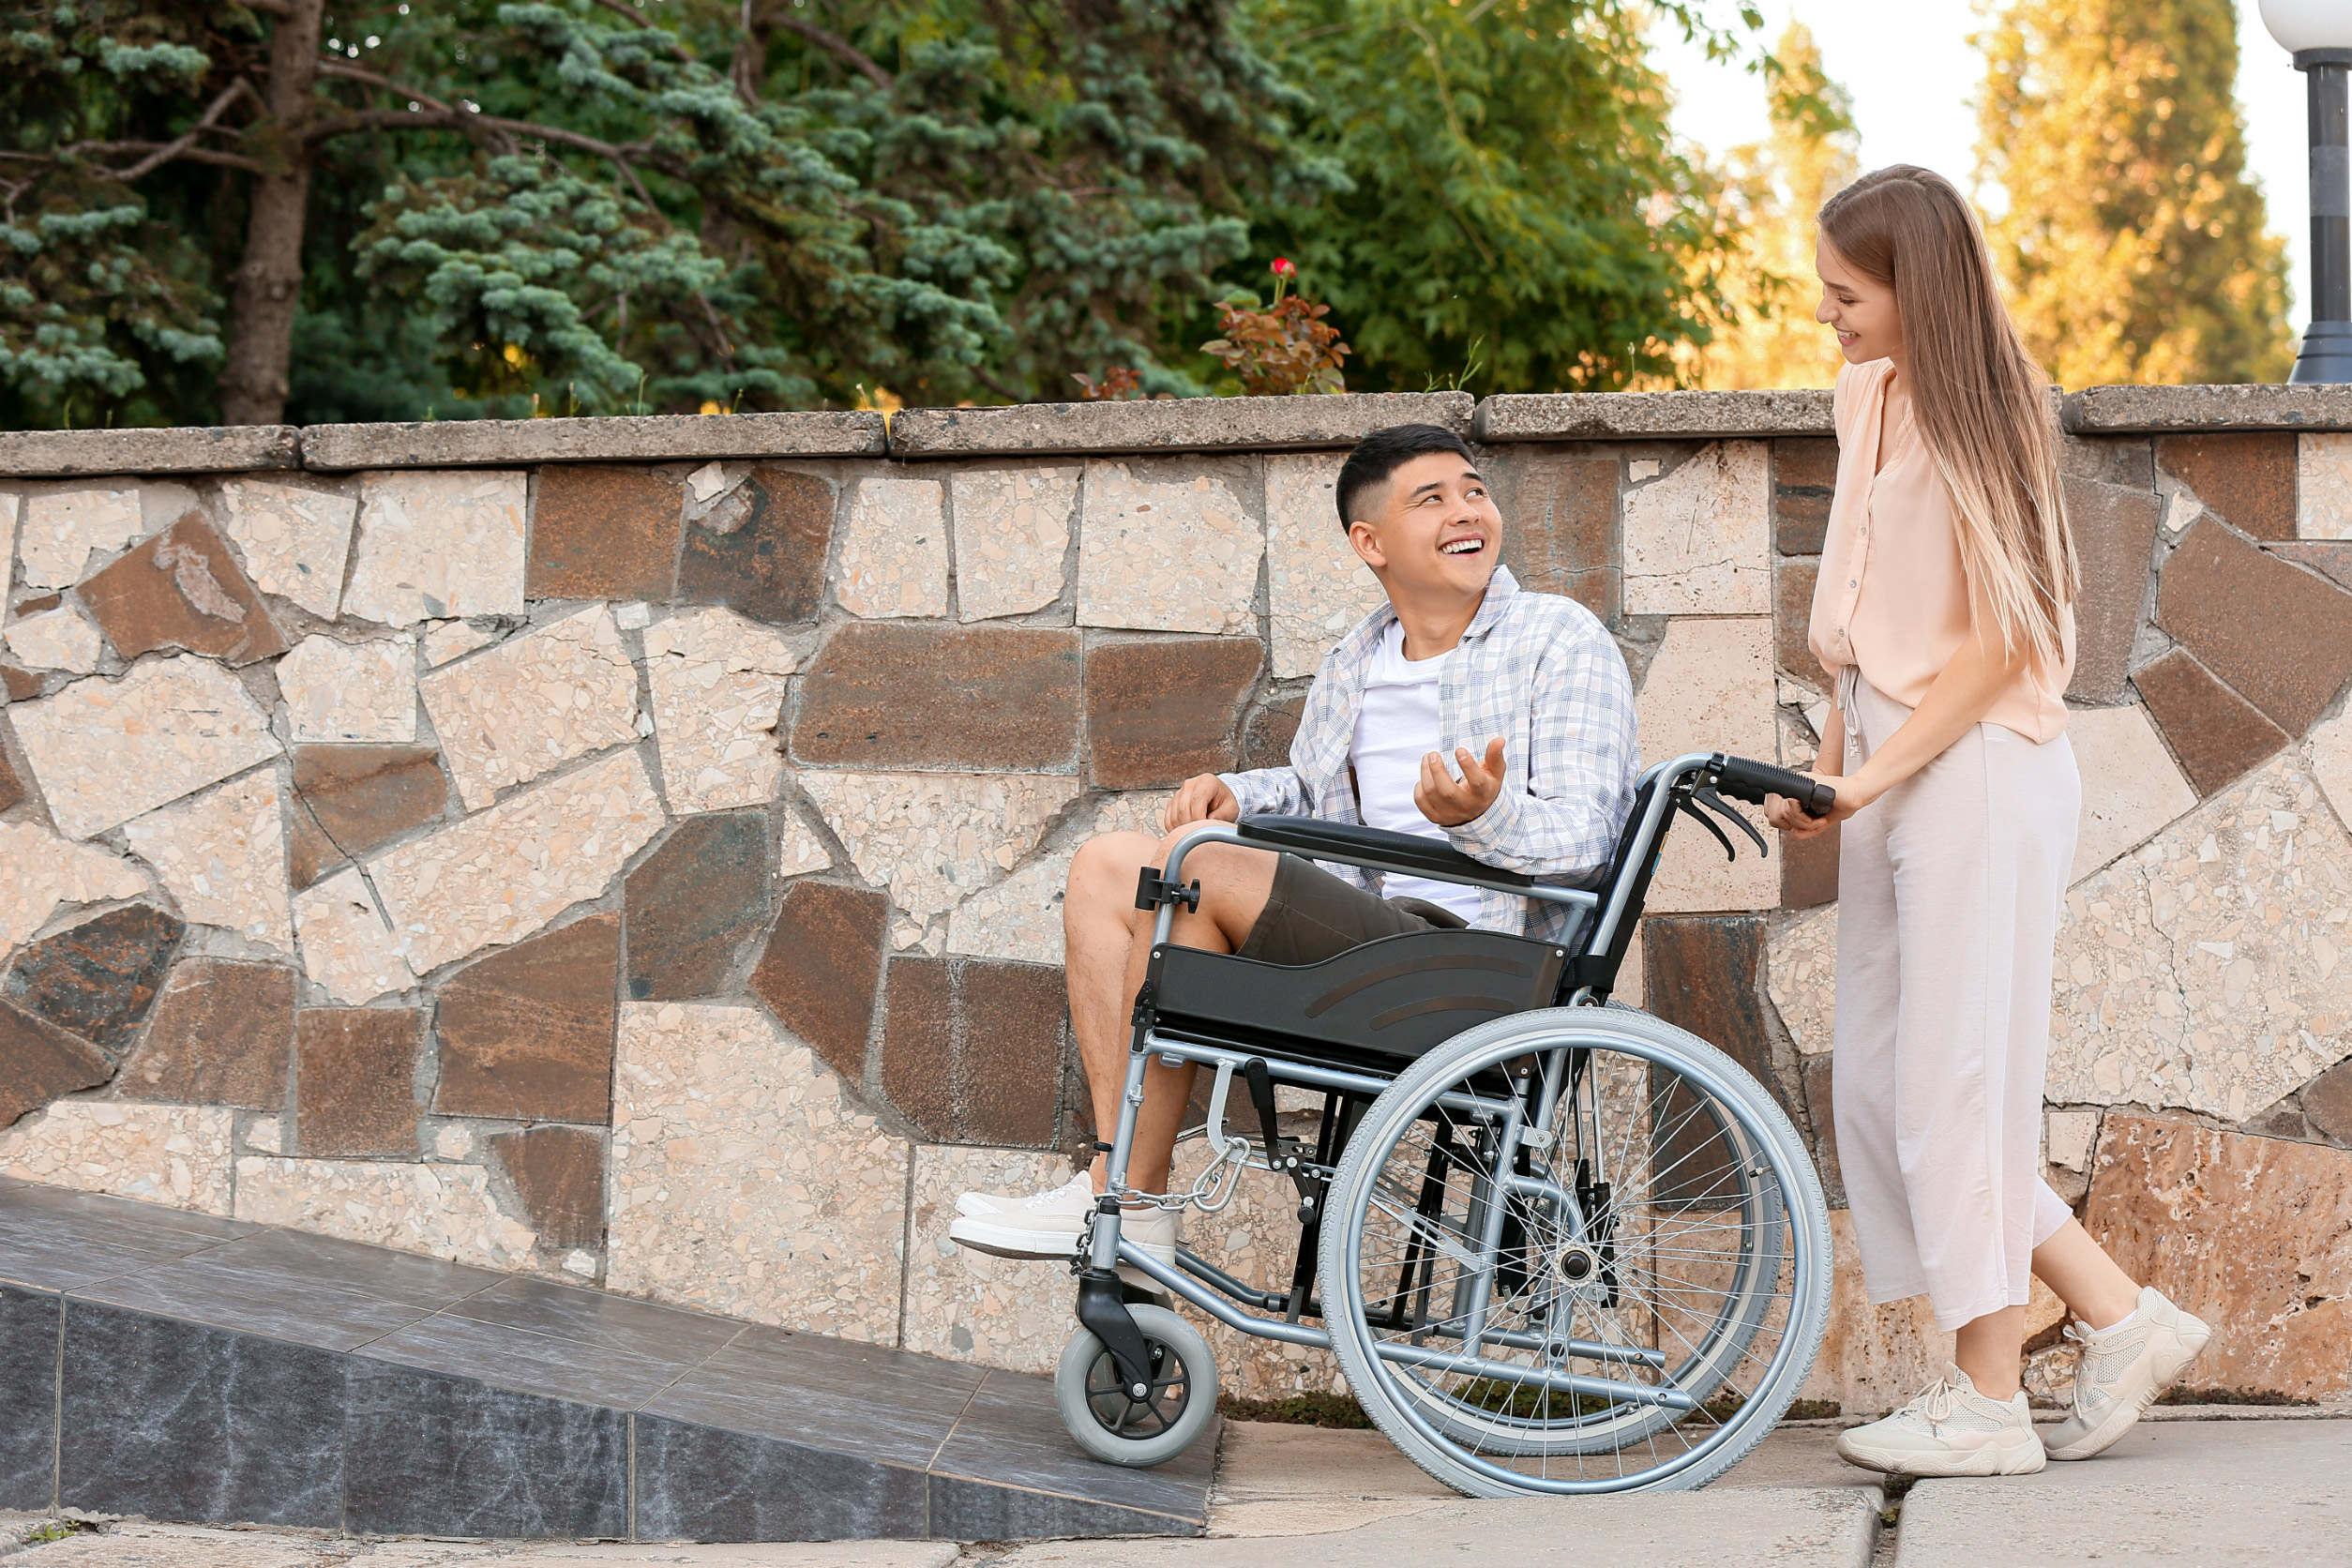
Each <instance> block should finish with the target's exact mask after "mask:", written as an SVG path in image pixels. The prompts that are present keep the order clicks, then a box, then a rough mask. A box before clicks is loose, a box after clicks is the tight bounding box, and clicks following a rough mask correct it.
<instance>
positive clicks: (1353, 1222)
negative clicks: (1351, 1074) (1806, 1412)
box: [1321, 1007, 1830, 1497]
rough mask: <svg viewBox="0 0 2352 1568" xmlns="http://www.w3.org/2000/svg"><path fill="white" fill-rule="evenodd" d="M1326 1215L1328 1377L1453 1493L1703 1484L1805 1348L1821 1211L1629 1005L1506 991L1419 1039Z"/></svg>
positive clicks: (1710, 1063)
mask: <svg viewBox="0 0 2352 1568" xmlns="http://www.w3.org/2000/svg"><path fill="white" fill-rule="evenodd" d="M1327 1213H1328V1214H1329V1215H1330V1221H1329V1223H1327V1224H1326V1226H1325V1228H1324V1230H1323V1240H1322V1256H1321V1274H1322V1278H1323V1281H1324V1292H1325V1297H1324V1299H1325V1304H1326V1319H1327V1321H1328V1323H1329V1325H1330V1328H1331V1331H1332V1345H1333V1349H1334V1351H1335V1352H1336V1353H1337V1355H1338V1357H1339V1361H1340V1364H1341V1366H1342V1368H1343V1369H1344V1370H1345V1371H1346V1373H1347V1376H1348V1380H1349V1385H1350V1386H1351V1387H1352V1388H1353V1389H1354V1390H1355V1393H1356V1395H1357V1397H1358V1398H1359V1399H1360V1400H1361V1401H1362V1402H1363V1404H1364V1409H1365V1410H1366V1412H1367V1413H1368V1414H1370V1415H1371V1417H1372V1419H1373V1420H1374V1421H1375V1422H1376V1423H1377V1424H1378V1425H1380V1428H1381V1429H1382V1430H1383V1431H1384V1432H1386V1433H1387V1434H1388V1436H1389V1437H1390V1439H1391V1440H1394V1441H1395V1443H1396V1445H1397V1447H1398V1448H1399V1449H1401V1450H1402V1451H1403V1452H1404V1453H1406V1454H1407V1455H1410V1457H1411V1458H1412V1459H1413V1460H1414V1461H1415V1462H1416V1463H1418V1464H1419V1465H1421V1466H1422V1468H1423V1469H1425V1470H1428V1471H1429V1472H1430V1473H1431V1474H1432V1475H1434V1476H1436V1477H1437V1478H1438V1479H1440V1480H1441V1481H1443V1482H1445V1483H1446V1484H1447V1485H1451V1486H1454V1487H1455V1488H1456V1489H1457V1490H1460V1491H1463V1492H1467V1493H1470V1495H1473V1496H1485V1497H1507V1496H1515V1495H1524V1494H1529V1493H1576V1492H1606V1491H1630V1490H1636V1489H1645V1488H1657V1489H1673V1490H1681V1489H1685V1488H1689V1487H1695V1486H1701V1485H1706V1483H1707V1482H1709V1481H1710V1480H1712V1479H1713V1478H1714V1477H1715V1476H1717V1475H1720V1474H1721V1473H1723V1471H1724V1470H1727V1469H1729V1468H1730V1467H1731V1466H1732V1465H1733V1464H1736V1463H1737V1462H1738V1461H1739V1460H1740V1459H1741V1457H1743V1456H1744V1455H1746V1453H1747V1452H1748V1450H1749V1449H1751V1448H1753V1447H1754V1446H1755V1444H1756V1442H1757V1441H1759V1440H1761V1439H1762V1438H1763V1436H1764V1435H1765V1433H1766V1432H1768V1431H1770V1430H1771V1428H1772V1425H1773V1423H1775V1422H1776V1421H1778V1420H1779V1419H1780V1417H1781V1415H1782V1413H1783V1412H1784V1411H1785V1410H1787V1406H1788V1403H1789V1401H1790V1400H1791V1399H1793V1398H1794V1397H1795V1395H1796V1393H1797V1389H1798V1387H1799V1385H1800V1384H1801V1383H1802V1381H1803V1380H1804V1378H1805V1376H1806V1374H1807V1373H1808V1372H1809V1371H1810V1370H1811V1368H1812V1364H1813V1359H1814V1356H1815V1353H1816V1352H1817V1350H1818V1349H1819V1346H1820V1341H1821V1332H1822V1326H1823V1322H1824V1320H1825V1319H1826V1316H1827V1312H1828V1306H1829V1294H1830V1242H1829V1214H1828V1209H1827V1205H1826V1204H1825V1203H1824V1202H1823V1200H1822V1197H1821V1191H1820V1184H1819V1182H1818V1180H1817V1177H1816V1176H1815V1174H1814V1170H1813V1165H1812V1161H1811V1159H1810V1157H1809V1156H1808V1154H1807V1153H1806V1151H1805V1148H1804V1145H1803V1143H1802V1140H1800V1139H1799V1138H1798V1136H1797V1133H1796V1131H1795V1129H1794V1128H1793V1127H1792V1126H1790V1124H1789V1123H1788V1120H1787V1117H1786V1116H1785V1115H1784V1114H1783V1113H1782V1111H1781V1109H1780V1108H1779V1107H1778V1106H1777V1105H1776V1104H1774V1103H1773V1100H1772V1096H1771V1095H1770V1094H1769V1093H1767V1092H1766V1091H1765V1090H1764V1089H1763V1087H1762V1086H1761V1085H1759V1084H1757V1083H1756V1080H1755V1079H1754V1078H1751V1077H1749V1076H1748V1074H1747V1073H1745V1072H1744V1071H1742V1070H1741V1068H1740V1067H1739V1066H1738V1065H1737V1064H1736V1063H1733V1062H1732V1061H1731V1060H1730V1059H1729V1058H1727V1057H1726V1056H1725V1055H1724V1054H1723V1053H1722V1052H1720V1051H1718V1050H1716V1049H1715V1048H1713V1047H1711V1046H1709V1045H1708V1044H1707V1043H1706V1042H1704V1041H1702V1040H1700V1039H1698V1038H1697V1037H1696V1036H1695V1035H1692V1034H1689V1033H1685V1032H1684V1031H1682V1030H1680V1029H1676V1028H1674V1027H1673V1026H1672V1025H1670V1024H1667V1023H1665V1022H1663V1021H1661V1020H1659V1019H1657V1018H1651V1016H1649V1015H1648V1014H1645V1013H1638V1012H1635V1011H1633V1010H1631V1009H1626V1008H1620V1007H1607V1008H1600V1007H1576V1008H1556V1009H1551V1010H1548V1011H1545V1012H1538V1013H1524V1014H1518V1015H1515V1016H1514V1017H1511V1018H1499V1019H1497V1020H1495V1021H1494V1022H1492V1023H1489V1024H1484V1025H1481V1026H1479V1027H1478V1028H1476V1029H1472V1030H1469V1031H1467V1032H1465V1033H1462V1034H1459V1035H1457V1036H1455V1038H1454V1039H1452V1040H1450V1041H1448V1042H1446V1043H1445V1044H1444V1045H1442V1046H1440V1047H1438V1048H1435V1049H1433V1050H1431V1051H1430V1052H1429V1053H1428V1054H1427V1055H1425V1057H1423V1058H1422V1059H1421V1061H1420V1062H1418V1063H1415V1064H1414V1065H1413V1066H1412V1067H1411V1068H1410V1069H1409V1070H1408V1071H1407V1072H1406V1073H1404V1074H1403V1075H1402V1076H1400V1077H1399V1078H1397V1079H1396V1081H1395V1083H1394V1084H1393V1085H1392V1086H1391V1087H1390V1088H1389V1090H1388V1091H1387V1092H1386V1093H1383V1094H1382V1095H1381V1096H1380V1099H1379V1100H1378V1101H1376V1102H1375V1103H1374V1104H1373V1106H1372V1107H1371V1108H1370V1109H1369V1110H1368V1111H1367V1112H1366V1113H1365V1115H1364V1119H1363V1121H1362V1123H1360V1124H1359V1125H1358V1126H1357V1128H1356V1130H1355V1135H1354V1137H1353V1138H1351V1139H1350V1141H1349V1146H1348V1149H1347V1151H1346V1153H1344V1154H1343V1156H1342V1157H1341V1160H1340V1163H1339V1166H1338V1168H1337V1171H1336V1172H1335V1174H1334V1179H1333V1184H1332V1189H1331V1196H1330V1199H1329V1201H1328V1205H1327ZM1473 1341H1474V1342H1475V1343H1474V1346H1473Z"/></svg>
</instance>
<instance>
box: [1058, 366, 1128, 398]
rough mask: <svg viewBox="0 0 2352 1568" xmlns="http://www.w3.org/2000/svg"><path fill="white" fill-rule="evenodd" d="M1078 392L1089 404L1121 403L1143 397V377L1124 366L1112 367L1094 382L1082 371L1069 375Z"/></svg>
mask: <svg viewBox="0 0 2352 1568" xmlns="http://www.w3.org/2000/svg"><path fill="white" fill-rule="evenodd" d="M1070 379H1071V380H1072V381H1074V382H1077V383H1078V389H1079V391H1080V392H1081V393H1082V394H1083V395H1084V397H1085V399H1086V400H1087V401H1088V402H1090V403H1122V402H1129V401H1133V400H1137V399H1139V398H1141V397H1142V396H1143V377H1142V376H1141V375H1139V374H1138V373H1137V372H1136V371H1134V370H1131V369H1128V368H1127V367H1126V366H1124V365H1113V366H1111V367H1110V368H1109V369H1107V370H1105V371H1104V372H1103V379H1102V380H1100V381H1096V380H1095V379H1094V378H1093V377H1092V376H1090V375H1088V374H1087V373H1086V372H1085V371H1083V370H1077V371H1073V372H1072V373H1071V376H1070Z"/></svg>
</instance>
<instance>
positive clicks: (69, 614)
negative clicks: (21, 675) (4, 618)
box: [7, 604, 106, 675]
mask: <svg viewBox="0 0 2352 1568" xmlns="http://www.w3.org/2000/svg"><path fill="white" fill-rule="evenodd" d="M7 641H8V652H10V653H12V654H14V655H15V656H16V657H17V662H18V663H19V664H22V665H23V666H24V667H25V668H26V669H28V670H63V671H68V673H70V674H75V675H89V674H94V673H96V672H97V670H98V659H99V658H100V657H101V656H103V655H104V654H105V652H106V639H105V638H104V637H102V636H100V635H99V633H98V627H96V626H92V625H91V624H90V621H89V618H88V617H87V616H85V615H83V613H82V611H80V610H78V609H76V608H75V607H74V606H72V605H70V604H61V605H59V606H58V607H57V608H56V609H54V610H44V611H41V612H40V613H38V614H37V615H27V616H25V617H24V618H23V620H21V621H18V622H16V623H15V624H14V625H12V626H9V627H8V638H7Z"/></svg>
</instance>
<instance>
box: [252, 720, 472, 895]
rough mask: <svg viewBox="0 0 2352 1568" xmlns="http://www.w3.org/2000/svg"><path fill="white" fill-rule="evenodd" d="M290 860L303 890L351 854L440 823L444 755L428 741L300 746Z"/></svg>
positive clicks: (445, 796) (445, 800) (444, 802)
mask: <svg viewBox="0 0 2352 1568" xmlns="http://www.w3.org/2000/svg"><path fill="white" fill-rule="evenodd" d="M294 795H295V798H296V800H297V802H298V803H299V805H300V806H302V807H307V808H308V809H303V810H296V811H295V812H294V838H293V841H292V843H291V844H290V845H289V848H288V858H289V860H290V862H291V868H292V872H293V876H294V886H296V887H298V888H299V887H308V886H309V885H310V884H311V883H312V882H316V881H318V880H319V879H320V878H321V877H323V876H324V875H326V873H327V872H329V871H331V870H333V869H335V867H338V866H340V865H341V864H342V863H343V861H344V860H345V859H346V858H348V857H349V856H352V855H364V854H366V853H367V852H369V851H370V850H373V849H376V848H378V847H380V846H382V845H384V844H388V843H390V842H391V841H392V840H393V839H395V838H398V837H400V835H401V834H403V833H406V832H408V831H409V830H410V829H411V828H415V827H422V826H423V825H424V824H425V823H427V822H438V821H440V819H441V816H442V813H443V812H444V811H445V810H446V809H447V808H448V805H449V780H448V778H447V776H445V775H444V774H443V773H442V771H441V753H439V752H438V751H436V750H434V749H433V748H432V747H431V746H295V747H294Z"/></svg>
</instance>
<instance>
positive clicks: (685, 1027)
mask: <svg viewBox="0 0 2352 1568" xmlns="http://www.w3.org/2000/svg"><path fill="white" fill-rule="evenodd" d="M910 1157H911V1151H910V1148H909V1146H908V1144H907V1143H906V1141H905V1140H904V1139H902V1138H893V1137H891V1136H890V1135H889V1134H887V1133H885V1132H883V1131H882V1128H881V1126H880V1125H879V1124H878V1123H877V1122H876V1121H875V1119H874V1117H873V1116H872V1115H870V1114H868V1113H867V1112H866V1111H864V1110H862V1109H860V1108H858V1106H857V1104H856V1103H855V1102H854V1101H853V1100H852V1099H851V1098H850V1097H849V1095H848V1094H847V1093H845V1092H844V1091H843V1089H842V1086H841V1083H840V1080H839V1079H838V1078H835V1077H834V1076H833V1075H832V1074H831V1073H828V1072H826V1071H825V1070H824V1069H823V1067H822V1064H821V1063H818V1062H817V1061H816V1059H815V1058H814V1057H813V1056H812V1055H811V1053H810V1052H809V1050H808V1048H807V1047H805V1046H801V1045H797V1044H795V1043H793V1042H792V1040H790V1039H789V1038H787V1037H785V1036H784V1035H783V1034H782V1033H779V1032H778V1031H777V1030H776V1027H775V1026H774V1025H773V1024H772V1023H770V1022H769V1021H768V1019H767V1017H766V1015H765V1014H763V1013H761V1012H760V1011H758V1010H757V1009H755V1008H750V1007H727V1006H719V1005H714V1004H703V1003H690V1004H682V1003H624V1004H623V1005H622V1009H621V1032H620V1047H619V1051H618V1056H617V1060H616V1062H615V1063H614V1071H613V1076H612V1153H611V1173H610V1176H609V1177H608V1181H607V1191H608V1192H609V1193H610V1195H611V1196H610V1214H609V1218H608V1227H609V1229H608V1231H607V1235H608V1241H607V1244H606V1254H605V1256H606V1272H605V1283H606V1284H607V1286H608V1287H610V1288H611V1289H615V1290H623V1291H627V1292H630V1293H632V1294H636V1295H642V1296H651V1297H654V1298H655V1299H656V1300H659V1301H667V1302H674V1303H677V1304H681V1305H686V1306H695V1307H700V1308H702V1309H703V1310H705V1311H712V1312H723V1313H727V1314H729V1315H730V1316H732V1317H738V1318H751V1319H758V1320H759V1321H761V1322H767V1323H778V1324H781V1325H783V1326H784V1327H786V1328H790V1329H804V1330H810V1331H814V1332H816V1333H820V1334H838V1335H840V1336H841V1337H843V1338H845V1339H861V1340H867V1341H869V1342H872V1343H876V1344H884V1345H887V1344H891V1343H894V1342H895V1341H896V1340H897V1330H898V1297H899V1285H900V1281H901V1276H902V1269H901V1263H900V1259H899V1248H900V1246H901V1244H903V1242H904V1240H905V1234H906V1184H907V1173H908V1162H909V1159H910Z"/></svg>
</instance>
